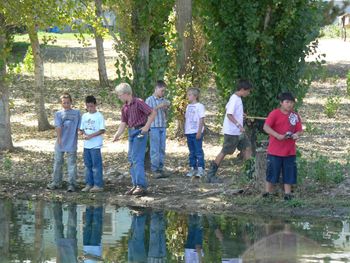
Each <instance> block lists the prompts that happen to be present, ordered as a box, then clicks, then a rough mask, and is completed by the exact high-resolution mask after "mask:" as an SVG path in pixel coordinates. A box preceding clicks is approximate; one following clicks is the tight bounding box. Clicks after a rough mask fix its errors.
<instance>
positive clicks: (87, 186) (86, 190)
mask: <svg viewBox="0 0 350 263" xmlns="http://www.w3.org/2000/svg"><path fill="white" fill-rule="evenodd" d="M91 188H92V186H91V185H88V184H87V185H86V186H85V187H84V188H83V189H81V191H82V192H89V191H90V189H91Z"/></svg>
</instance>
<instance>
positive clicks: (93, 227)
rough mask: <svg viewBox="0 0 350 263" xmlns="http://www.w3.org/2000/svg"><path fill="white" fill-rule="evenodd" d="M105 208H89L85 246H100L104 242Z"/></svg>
mask: <svg viewBox="0 0 350 263" xmlns="http://www.w3.org/2000/svg"><path fill="white" fill-rule="evenodd" d="M102 224H103V207H102V206H99V207H93V206H87V207H86V210H85V226H84V229H83V244H84V246H100V245H101V240H102V233H103V231H102Z"/></svg>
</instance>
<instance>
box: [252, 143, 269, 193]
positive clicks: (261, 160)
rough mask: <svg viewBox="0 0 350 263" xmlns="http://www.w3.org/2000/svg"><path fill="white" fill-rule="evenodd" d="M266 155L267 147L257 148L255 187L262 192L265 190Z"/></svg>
mask: <svg viewBox="0 0 350 263" xmlns="http://www.w3.org/2000/svg"><path fill="white" fill-rule="evenodd" d="M266 156H267V148H266V147H261V148H258V149H256V155H255V189H256V190H258V191H259V192H261V193H263V192H265V179H266Z"/></svg>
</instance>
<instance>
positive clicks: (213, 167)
mask: <svg viewBox="0 0 350 263" xmlns="http://www.w3.org/2000/svg"><path fill="white" fill-rule="evenodd" d="M218 168H219V166H218V165H217V164H216V162H214V161H212V162H211V164H210V168H209V171H208V173H207V175H208V177H214V176H215V175H216V172H217V171H218Z"/></svg>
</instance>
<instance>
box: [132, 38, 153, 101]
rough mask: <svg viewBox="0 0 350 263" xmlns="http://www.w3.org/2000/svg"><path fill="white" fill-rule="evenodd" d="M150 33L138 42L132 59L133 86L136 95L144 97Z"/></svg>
mask: <svg viewBox="0 0 350 263" xmlns="http://www.w3.org/2000/svg"><path fill="white" fill-rule="evenodd" d="M150 39H151V36H150V35H146V36H145V37H144V38H142V40H141V41H140V44H139V51H138V54H137V58H136V59H135V60H134V65H133V73H134V81H133V84H134V87H135V89H136V90H135V92H136V94H135V95H137V96H140V97H142V98H143V97H145V96H146V95H147V94H146V90H147V87H146V86H145V84H146V78H147V72H148V68H149V44H150Z"/></svg>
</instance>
